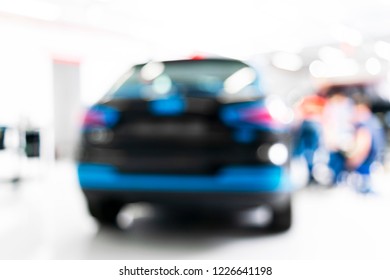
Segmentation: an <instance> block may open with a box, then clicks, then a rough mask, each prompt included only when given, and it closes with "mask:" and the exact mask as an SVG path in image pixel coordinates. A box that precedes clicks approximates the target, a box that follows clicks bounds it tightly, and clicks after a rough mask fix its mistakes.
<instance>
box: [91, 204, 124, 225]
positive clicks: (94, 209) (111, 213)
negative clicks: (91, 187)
mask: <svg viewBox="0 0 390 280" xmlns="http://www.w3.org/2000/svg"><path fill="white" fill-rule="evenodd" d="M122 206H123V204H122V203H120V202H118V201H112V200H110V201H93V200H88V209H89V212H90V213H91V215H92V216H93V217H94V218H96V220H98V221H99V222H100V223H101V224H104V225H110V226H117V216H118V214H119V212H120V210H121V208H122Z"/></svg>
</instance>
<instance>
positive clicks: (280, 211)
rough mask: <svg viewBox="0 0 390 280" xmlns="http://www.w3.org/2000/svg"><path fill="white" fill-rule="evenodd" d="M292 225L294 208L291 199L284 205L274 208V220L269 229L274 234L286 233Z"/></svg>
mask: <svg viewBox="0 0 390 280" xmlns="http://www.w3.org/2000/svg"><path fill="white" fill-rule="evenodd" d="M291 224H292V206H291V199H289V200H288V201H287V202H286V203H285V204H284V205H278V206H274V207H273V208H272V220H271V223H270V225H269V228H270V229H271V230H272V231H274V232H284V231H287V230H288V229H290V227H291Z"/></svg>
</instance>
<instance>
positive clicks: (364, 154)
mask: <svg viewBox="0 0 390 280" xmlns="http://www.w3.org/2000/svg"><path fill="white" fill-rule="evenodd" d="M352 100H353V102H354V110H353V118H352V122H353V125H354V128H355V133H354V139H353V146H352V147H351V148H350V149H349V150H347V151H346V153H345V155H346V162H345V164H346V168H347V169H348V170H349V171H350V172H353V173H354V174H356V175H357V176H358V179H359V180H357V182H355V187H356V188H357V190H358V191H359V192H362V193H370V192H372V191H373V190H372V184H371V171H372V167H373V165H374V164H377V163H380V164H382V163H383V160H384V153H385V147H386V140H385V133H384V129H383V127H382V125H381V123H380V121H379V120H378V118H377V117H376V116H375V115H374V114H373V113H372V111H371V108H370V104H369V100H368V97H367V95H364V93H363V92H361V91H359V92H355V93H354V94H353V95H352Z"/></svg>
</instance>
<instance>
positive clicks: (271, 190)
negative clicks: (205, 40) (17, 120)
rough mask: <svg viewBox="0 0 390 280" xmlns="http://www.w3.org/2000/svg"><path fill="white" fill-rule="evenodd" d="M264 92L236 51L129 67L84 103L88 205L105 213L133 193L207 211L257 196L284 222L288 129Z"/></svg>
mask: <svg viewBox="0 0 390 280" xmlns="http://www.w3.org/2000/svg"><path fill="white" fill-rule="evenodd" d="M267 102H268V101H267V100H265V99H264V98H263V96H262V93H261V91H260V89H259V84H258V77H257V74H256V72H255V71H254V69H253V68H251V67H249V66H248V65H246V64H245V63H243V62H240V61H237V60H227V59H207V60H180V61H167V62H158V63H157V62H152V63H148V64H143V65H137V66H135V67H133V68H132V69H131V70H130V71H129V72H128V73H126V74H125V76H124V77H122V79H121V80H120V81H119V82H118V83H117V84H116V85H114V87H113V89H112V90H111V91H110V92H109V94H108V95H107V96H105V97H104V98H103V99H102V100H101V101H100V102H98V104H96V105H94V106H93V107H92V108H90V109H89V111H88V112H87V113H86V117H85V121H84V124H83V131H82V141H81V145H80V153H79V164H78V175H79V181H80V185H81V187H82V189H83V192H84V193H85V195H86V197H87V200H88V203H89V208H90V211H91V213H92V215H93V216H95V217H96V218H98V219H99V220H100V221H103V222H104V221H111V220H112V219H113V216H114V215H115V213H117V211H119V209H120V207H121V206H122V205H124V204H127V203H133V202H140V201H142V202H149V203H153V204H158V205H168V206H175V207H183V208H185V207H191V208H195V209H202V208H207V209H214V210H216V211H217V210H218V211H225V210H234V211H235V210H241V209H247V208H251V207H256V206H259V205H263V204H266V205H270V206H271V207H272V208H273V209H274V210H275V211H277V209H282V210H280V211H282V212H283V211H284V214H283V216H284V217H283V219H287V220H289V221H288V222H287V224H288V225H287V226H286V225H285V224H286V222H285V223H284V225H282V227H284V228H288V227H289V224H290V222H291V221H290V220H291V217H287V216H289V215H290V216H291V213H290V212H291V209H290V207H291V205H290V185H289V182H288V176H286V169H287V165H288V158H289V130H288V128H287V127H286V125H285V124H284V123H283V119H282V118H280V117H278V116H276V115H277V114H279V115H280V112H275V110H274V112H272V106H269V104H267ZM268 103H269V102H268ZM267 105H268V106H267ZM271 105H272V104H271ZM274 107H275V106H274ZM275 114H276V115H275ZM286 209H287V210H286ZM280 211H279V212H280ZM287 212H288V213H287ZM285 213H287V214H285ZM275 215H276V214H275ZM286 217H287V218H286ZM279 223H280V222H279Z"/></svg>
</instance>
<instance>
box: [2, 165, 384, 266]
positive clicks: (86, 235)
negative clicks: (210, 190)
mask: <svg viewBox="0 0 390 280" xmlns="http://www.w3.org/2000/svg"><path fill="white" fill-rule="evenodd" d="M47 174H49V175H48V176H47V177H45V178H35V179H33V180H29V181H25V182H22V183H21V184H20V185H19V186H13V185H9V184H4V183H2V184H1V185H0V248H1V249H0V259H347V258H348V259H363V258H369V259H371V258H374V259H377V258H389V257H390V242H389V240H390V219H389V217H388V215H389V213H390V192H389V190H387V188H386V187H388V188H389V189H390V187H389V186H386V177H388V176H384V175H383V177H382V178H379V179H380V180H379V181H381V182H383V183H382V186H380V187H379V188H378V192H377V194H375V195H368V196H363V195H358V194H357V193H355V192H353V191H352V190H350V189H348V188H333V189H324V188H319V187H315V186H313V187H311V188H307V189H304V190H300V191H298V192H297V193H296V195H295V198H294V210H295V211H294V226H293V227H292V229H291V230H290V231H289V232H287V233H284V234H272V233H269V232H267V231H265V230H264V231H253V230H248V229H247V228H243V227H242V226H239V225H237V224H235V223H232V222H231V221H223V222H221V221H219V222H217V221H216V220H213V219H210V220H193V221H191V222H188V221H187V222H183V221H178V220H174V219H167V218H162V217H159V216H155V215H149V216H145V217H142V218H140V219H137V220H136V221H135V223H134V225H133V226H132V227H131V229H129V230H126V231H119V230H115V229H111V228H107V227H100V226H98V225H97V224H96V223H95V221H94V220H93V219H92V218H91V217H90V216H89V215H88V213H87V210H86V206H85V201H84V198H83V196H82V194H81V192H80V190H79V187H78V184H77V180H76V176H75V169H74V166H73V165H72V164H70V163H58V164H57V165H56V166H55V167H53V168H52V169H50V170H48V171H47Z"/></svg>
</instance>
